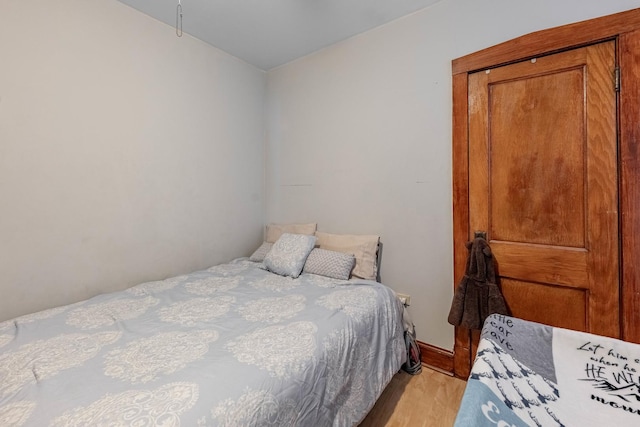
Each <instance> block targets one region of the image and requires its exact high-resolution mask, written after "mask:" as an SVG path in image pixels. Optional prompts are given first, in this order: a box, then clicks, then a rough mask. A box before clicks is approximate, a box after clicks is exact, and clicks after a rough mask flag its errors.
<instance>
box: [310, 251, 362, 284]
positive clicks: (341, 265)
mask: <svg viewBox="0 0 640 427" xmlns="http://www.w3.org/2000/svg"><path fill="white" fill-rule="evenodd" d="M355 265H356V257H355V256H353V254H345V253H343V252H336V251H329V250H326V249H320V248H316V249H314V250H312V251H311V253H310V254H309V257H307V262H305V264H304V268H303V270H302V271H303V272H304V273H311V274H319V275H321V276H327V277H332V278H334V279H342V280H349V277H350V276H351V271H352V270H353V267H354V266H355Z"/></svg>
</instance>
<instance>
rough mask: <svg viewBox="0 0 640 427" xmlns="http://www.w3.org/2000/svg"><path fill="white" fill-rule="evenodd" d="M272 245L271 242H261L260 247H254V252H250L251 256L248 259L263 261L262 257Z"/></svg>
mask: <svg viewBox="0 0 640 427" xmlns="http://www.w3.org/2000/svg"><path fill="white" fill-rule="evenodd" d="M272 246H273V243H269V242H262V244H261V245H260V247H259V248H258V249H256V251H255V252H254V253H252V254H251V256H250V257H249V261H254V262H262V261H264V257H265V256H266V255H267V254H268V253H269V251H270V250H271V247H272Z"/></svg>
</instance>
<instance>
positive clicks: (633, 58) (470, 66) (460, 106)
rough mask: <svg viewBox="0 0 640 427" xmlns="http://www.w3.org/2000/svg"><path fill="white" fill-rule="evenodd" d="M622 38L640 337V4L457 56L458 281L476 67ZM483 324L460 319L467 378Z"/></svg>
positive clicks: (628, 267) (625, 293) (627, 229)
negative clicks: (467, 324) (472, 327)
mask: <svg viewBox="0 0 640 427" xmlns="http://www.w3.org/2000/svg"><path fill="white" fill-rule="evenodd" d="M605 40H615V41H616V49H617V52H616V56H617V59H616V60H617V66H618V67H619V69H620V73H619V74H620V92H619V94H618V173H619V174H618V177H619V182H618V187H619V204H618V206H619V212H618V215H619V221H618V223H619V233H620V251H619V253H620V260H619V265H620V323H621V324H620V332H621V333H620V336H621V337H622V339H624V340H625V341H631V342H636V343H640V268H635V267H634V265H633V264H634V260H640V122H639V121H638V120H637V118H638V117H640V101H639V100H640V8H638V9H633V10H629V11H626V12H620V13H616V14H614V15H608V16H604V17H601V18H595V19H591V20H588V21H582V22H577V23H574V24H569V25H564V26H561V27H556V28H551V29H548V30H542V31H538V32H535V33H531V34H527V35H524V36H521V37H518V38H516V39H513V40H510V41H507V42H504V43H501V44H498V45H495V46H493V47H489V48H487V49H483V50H481V51H478V52H475V53H472V54H469V55H466V56H463V57H461V58H458V59H454V60H453V61H452V82H453V135H452V136H453V141H452V142H453V147H452V157H453V264H454V284H453V285H454V286H455V285H456V284H457V283H459V281H460V280H461V278H462V277H463V275H464V271H465V264H466V256H467V249H466V246H465V243H466V242H467V241H468V240H471V238H472V237H473V236H472V233H473V230H470V228H469V141H468V136H469V132H468V119H469V117H468V75H469V74H470V73H473V72H476V71H481V70H485V69H488V68H494V67H497V66H502V65H508V64H512V63H515V62H519V61H523V60H528V59H532V58H535V57H539V56H543V55H549V54H552V53H557V52H562V51H566V50H570V49H574V48H578V47H583V46H587V45H591V44H594V43H598V42H601V41H605ZM478 334H479V333H478V332H477V331H474V332H470V331H469V330H466V329H463V328H459V327H456V329H455V342H454V354H453V359H454V374H455V375H456V376H457V377H459V378H467V377H468V376H469V372H470V370H471V364H472V362H473V361H472V360H471V358H472V355H473V351H472V342H473V341H474V340H477V338H478Z"/></svg>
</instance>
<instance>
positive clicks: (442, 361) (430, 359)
mask: <svg viewBox="0 0 640 427" xmlns="http://www.w3.org/2000/svg"><path fill="white" fill-rule="evenodd" d="M417 343H418V347H420V353H421V356H422V357H421V359H422V364H423V365H425V366H428V367H429V368H431V369H435V370H436V371H439V372H442V373H443V374H446V375H450V376H453V352H452V351H449V350H445V349H442V348H440V347H436V346H434V345H431V344H427V343H424V342H422V341H417Z"/></svg>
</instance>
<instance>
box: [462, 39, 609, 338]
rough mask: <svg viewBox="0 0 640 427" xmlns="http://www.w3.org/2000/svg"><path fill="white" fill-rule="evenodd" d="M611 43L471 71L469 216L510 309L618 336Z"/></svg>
mask: <svg viewBox="0 0 640 427" xmlns="http://www.w3.org/2000/svg"><path fill="white" fill-rule="evenodd" d="M614 68H615V43H614V42H605V43H600V44H597V45H593V46H588V47H584V48H579V49H574V50H571V51H567V52H562V53H557V54H554V55H549V56H545V57H542V58H537V59H536V60H531V61H525V62H520V63H516V64H512V65H507V66H503V67H499V68H495V69H492V70H490V71H482V72H478V73H474V74H470V75H469V82H468V85H469V86H468V87H469V97H468V105H469V222H470V230H469V233H470V237H472V233H473V231H474V230H483V231H487V236H488V239H489V242H490V244H491V246H492V248H493V251H494V254H495V259H496V261H497V264H498V273H499V276H500V281H501V285H502V287H503V293H504V295H505V299H506V301H507V304H508V306H509V308H510V310H511V311H512V314H513V315H514V316H517V317H521V318H524V319H528V320H533V321H538V322H543V323H547V324H551V325H553V326H560V327H566V328H570V329H578V330H583V331H589V332H593V333H598V334H602V335H608V336H613V337H618V336H619V333H620V327H619V313H618V311H619V310H618V305H619V303H618V300H619V283H618V206H617V204H618V201H617V182H618V181H617V167H616V156H617V140H616V93H615V90H614V86H613V70H614Z"/></svg>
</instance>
